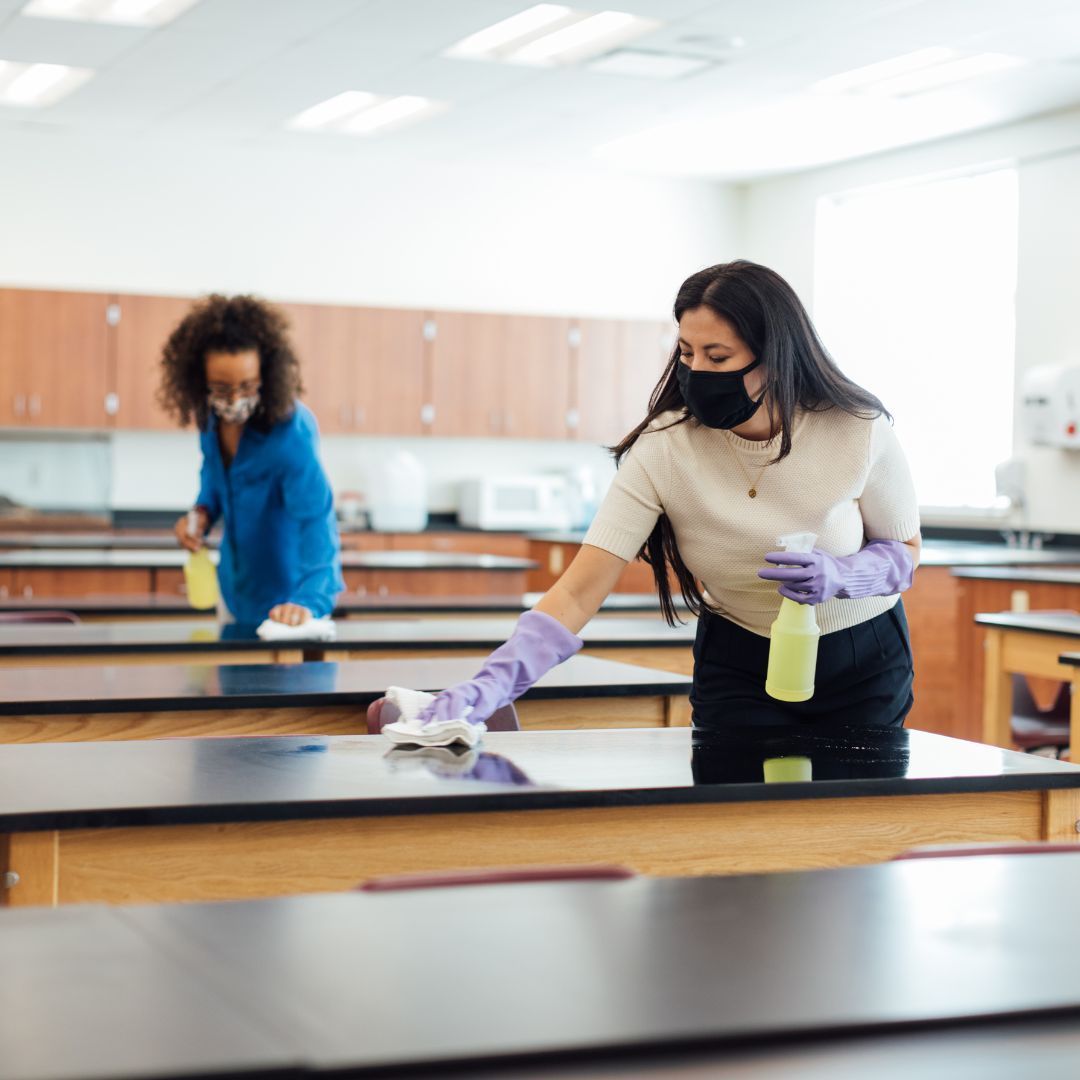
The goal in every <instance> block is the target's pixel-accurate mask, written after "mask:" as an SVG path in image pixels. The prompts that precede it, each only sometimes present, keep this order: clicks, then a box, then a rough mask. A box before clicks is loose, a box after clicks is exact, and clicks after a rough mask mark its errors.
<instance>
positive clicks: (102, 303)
mask: <svg viewBox="0 0 1080 1080" xmlns="http://www.w3.org/2000/svg"><path fill="white" fill-rule="evenodd" d="M108 304H109V297H107V296H105V295H104V294H101V293H76V292H53V291H46V290H42V289H0V425H4V426H17V427H42V428H60V427H66V428H70V427H75V428H103V427H106V426H107V425H108V424H109V422H110V416H109V411H108V402H107V400H106V394H107V390H108V386H107V373H108V350H109V339H108V326H107V323H106V313H107V309H108Z"/></svg>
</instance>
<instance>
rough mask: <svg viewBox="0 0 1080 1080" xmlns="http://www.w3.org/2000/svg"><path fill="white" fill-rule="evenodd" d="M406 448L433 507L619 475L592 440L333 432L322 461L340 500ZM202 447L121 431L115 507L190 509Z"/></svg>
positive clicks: (190, 436)
mask: <svg viewBox="0 0 1080 1080" xmlns="http://www.w3.org/2000/svg"><path fill="white" fill-rule="evenodd" d="M398 450H408V451H409V452H410V453H412V454H414V455H415V456H416V457H417V458H418V459H419V461H420V462H421V464H422V465H423V466H424V468H425V469H426V470H427V479H428V510H429V512H431V513H452V512H454V511H455V510H456V509H457V485H458V484H459V482H460V481H461V480H464V479H466V478H467V477H471V476H480V475H485V474H490V473H491V472H493V471H495V470H496V469H497V471H498V472H499V473H507V474H512V473H518V474H520V473H545V472H562V471H565V470H568V469H575V468H582V467H584V468H588V469H589V470H590V471H591V472H592V474H593V478H594V480H595V482H596V485H597V491H598V494H602V493H603V492H605V491H606V490H607V488H608V485H609V484H610V482H611V478H612V477H613V476H614V475H615V465H614V462H613V461H612V460H611V456H610V454H609V453H608V452H607V451H606V450H605V449H604V448H603V447H600V446H595V445H593V444H591V443H573V442H554V441H552V442H547V441H544V440H539V439H538V440H528V439H426V438H409V439H401V438H390V437H385V438H380V437H374V436H372V437H365V438H357V437H355V436H348V435H328V436H326V437H324V438H323V440H322V456H323V462H324V464H325V465H326V471H327V474H328V475H329V477H330V483H331V485H332V486H333V488H334V492H335V494H337V495H340V494H342V493H343V492H364V491H365V490H366V487H367V477H368V475H369V473H370V470H372V469H377V468H378V467H379V462H380V460H382V459H383V458H385V457H387V456H388V455H390V454H392V453H394V452H395V451H398ZM199 462H200V454H199V445H198V439H197V437H196V436H195V434H194V433H193V432H189V433H186V434H185V433H174V432H117V433H115V434H114V435H112V436H111V461H110V464H111V474H112V482H111V487H110V488H109V496H108V499H109V506H110V507H111V508H112V509H114V510H143V509H145V510H175V509H177V508H182V507H185V506H188V505H190V503H191V501H192V500H193V499H194V497H195V495H196V493H197V491H198V484H199Z"/></svg>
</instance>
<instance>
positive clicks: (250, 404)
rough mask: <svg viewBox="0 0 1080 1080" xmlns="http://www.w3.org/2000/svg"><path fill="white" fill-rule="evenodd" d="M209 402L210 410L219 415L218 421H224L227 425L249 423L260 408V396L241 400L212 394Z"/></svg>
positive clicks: (241, 398) (256, 395)
mask: <svg viewBox="0 0 1080 1080" xmlns="http://www.w3.org/2000/svg"><path fill="white" fill-rule="evenodd" d="M208 400H209V402H210V408H211V409H213V410H214V412H215V413H217V416H218V419H220V420H224V421H225V423H227V424H244V423H247V421H248V420H250V419H251V417H252V416H253V415H254V413H255V410H256V409H257V408H258V407H259V395H258V394H252V395H251V396H250V397H240V398H218V397H214V396H213V394H211V395H210V397H209V399H208Z"/></svg>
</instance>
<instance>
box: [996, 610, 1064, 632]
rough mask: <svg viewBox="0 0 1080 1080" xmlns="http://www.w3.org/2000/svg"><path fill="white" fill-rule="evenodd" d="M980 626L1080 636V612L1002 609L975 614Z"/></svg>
mask: <svg viewBox="0 0 1080 1080" xmlns="http://www.w3.org/2000/svg"><path fill="white" fill-rule="evenodd" d="M975 621H976V622H977V623H979V625H980V626H997V627H1000V628H1001V629H1003V630H1028V631H1030V632H1031V633H1033V634H1059V635H1061V634H1064V635H1066V636H1076V637H1080V614H1077V613H1076V612H1075V611H1001V612H987V613H985V614H980V615H976V616H975Z"/></svg>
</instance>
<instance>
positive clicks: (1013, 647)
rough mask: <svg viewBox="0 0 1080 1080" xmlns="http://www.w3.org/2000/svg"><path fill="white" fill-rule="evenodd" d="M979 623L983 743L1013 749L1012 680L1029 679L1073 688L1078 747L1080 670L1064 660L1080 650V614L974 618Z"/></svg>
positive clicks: (1072, 731)
mask: <svg viewBox="0 0 1080 1080" xmlns="http://www.w3.org/2000/svg"><path fill="white" fill-rule="evenodd" d="M975 622H976V623H978V624H979V625H980V626H981V627H983V628H984V630H985V631H986V650H985V682H984V687H983V741H984V742H988V743H991V744H993V745H994V746H1010V745H1012V735H1011V730H1010V722H1011V718H1012V677H1013V675H1030V676H1034V677H1037V678H1045V679H1055V680H1060V681H1062V682H1069V683H1072V684H1073V694H1072V704H1071V713H1070V717H1069V742H1070V746H1072V747H1080V692H1077V690H1076V686H1077V684H1078V683H1080V679H1077V675H1076V673H1077V669H1076V667H1075V666H1074V665H1072V664H1069V663H1062V661H1061V659H1060V657H1061V654H1062V653H1066V652H1069V651H1071V650H1076V649H1077V647H1078V646H1080V615H1078V614H1076V613H1074V612H1067V611H1061V612H1053V611H1029V612H1019V611H1013V612H1001V613H999V614H984V615H976V616H975Z"/></svg>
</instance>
